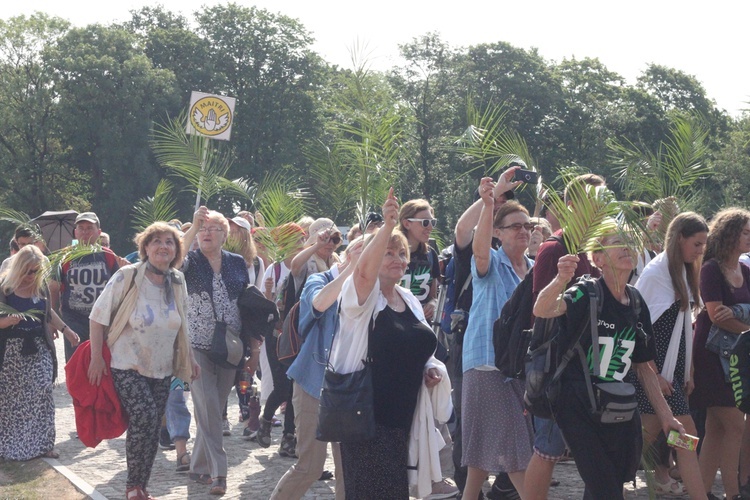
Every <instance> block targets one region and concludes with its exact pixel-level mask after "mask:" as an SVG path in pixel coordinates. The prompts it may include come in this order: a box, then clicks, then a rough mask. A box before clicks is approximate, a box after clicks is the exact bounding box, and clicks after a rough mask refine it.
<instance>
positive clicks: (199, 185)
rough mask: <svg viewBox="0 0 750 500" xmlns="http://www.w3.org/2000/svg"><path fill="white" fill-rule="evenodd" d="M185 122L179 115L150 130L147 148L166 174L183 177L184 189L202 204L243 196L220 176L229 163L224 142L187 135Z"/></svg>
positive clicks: (241, 190) (244, 193) (241, 191)
mask: <svg viewBox="0 0 750 500" xmlns="http://www.w3.org/2000/svg"><path fill="white" fill-rule="evenodd" d="M185 122H186V120H185V115H184V114H183V115H180V117H178V118H176V119H174V120H169V121H168V122H167V123H166V124H165V125H157V127H156V128H155V129H154V132H153V140H152V141H151V147H152V149H153V151H154V155H155V156H156V158H157V160H158V161H159V163H160V164H161V165H162V166H163V167H164V168H166V169H167V170H168V171H169V175H172V176H175V177H178V178H181V179H183V180H184V181H185V182H186V183H187V186H186V188H185V189H187V190H188V191H190V192H191V193H195V194H198V193H200V199H201V200H202V201H203V203H202V204H203V205H208V203H209V200H211V198H214V197H218V196H219V195H225V196H229V197H235V198H243V197H247V192H246V191H245V190H244V189H242V188H241V187H240V186H239V185H238V184H237V183H235V182H232V181H230V180H229V179H226V178H225V177H224V175H226V173H227V172H228V171H229V169H230V167H231V166H232V160H231V156H230V154H229V152H228V151H227V150H226V148H225V147H224V143H223V142H219V141H215V140H212V139H209V138H207V137H205V136H202V135H200V134H188V133H187V132H186V131H185V125H184V124H185Z"/></svg>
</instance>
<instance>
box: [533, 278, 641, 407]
mask: <svg viewBox="0 0 750 500" xmlns="http://www.w3.org/2000/svg"><path fill="white" fill-rule="evenodd" d="M576 284H578V285H583V286H584V288H585V290H586V293H587V294H588V296H589V318H588V319H589V321H582V322H581V325H580V327H579V329H578V331H577V332H576V334H575V335H573V336H571V337H570V338H569V339H568V344H567V345H560V342H561V341H560V338H559V337H558V333H559V331H560V329H561V328H562V327H561V325H560V321H559V317H558V318H548V319H544V318H537V320H536V321H535V322H534V333H533V334H532V337H531V341H530V344H529V353H528V355H527V357H526V391H525V393H524V396H523V399H524V406H525V407H526V409H527V410H528V411H529V412H531V413H532V414H533V415H534V416H536V417H539V418H554V415H553V408H554V407H555V405H556V403H557V400H558V397H559V394H560V377H561V376H562V374H563V372H564V371H565V368H566V367H567V366H568V364H569V363H570V360H571V359H573V357H575V356H576V354H577V353H578V354H579V357H580V358H581V364H582V369H583V370H584V374H588V369H589V368H588V366H587V365H586V361H585V357H584V356H583V355H582V352H583V351H582V349H581V348H580V345H581V344H580V341H581V338H582V337H583V335H584V333H586V332H587V331H588V332H593V331H598V330H597V329H598V324H599V314H601V312H602V306H603V303H604V291H603V289H602V286H603V285H602V282H601V280H600V279H597V278H592V277H591V276H589V275H585V276H581V277H580V278H578V281H576ZM625 288H626V292H627V293H628V296H629V297H630V301H631V302H630V303H631V304H632V306H633V307H632V308H633V312H634V315H635V317H636V318H638V317H639V316H640V314H641V304H642V299H641V295H640V293H638V291H637V290H636V289H635V288H633V287H632V286H630V285H627V286H626V287H625ZM593 354H594V360H593V362H594V365H595V366H598V364H599V359H598V355H599V351H598V350H597V349H594V350H593ZM589 385H590V384H589ZM593 410H595V408H592V411H593Z"/></svg>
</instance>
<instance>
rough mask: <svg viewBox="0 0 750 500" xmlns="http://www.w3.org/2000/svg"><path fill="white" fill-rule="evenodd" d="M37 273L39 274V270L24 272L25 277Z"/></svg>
mask: <svg viewBox="0 0 750 500" xmlns="http://www.w3.org/2000/svg"><path fill="white" fill-rule="evenodd" d="M38 272H39V268H36V269H29V270H28V271H26V276H34V275H35V274H36V273H38Z"/></svg>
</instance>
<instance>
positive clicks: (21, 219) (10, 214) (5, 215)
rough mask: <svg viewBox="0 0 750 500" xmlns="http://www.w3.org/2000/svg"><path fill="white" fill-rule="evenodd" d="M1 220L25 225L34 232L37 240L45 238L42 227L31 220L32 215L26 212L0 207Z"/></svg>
mask: <svg viewBox="0 0 750 500" xmlns="http://www.w3.org/2000/svg"><path fill="white" fill-rule="evenodd" d="M0 221H5V222H10V223H11V224H13V226H15V227H19V226H22V227H25V228H27V229H29V230H30V231H31V232H32V233H33V235H34V239H35V240H44V236H42V231H41V229H39V226H38V225H37V224H34V223H33V222H31V217H29V215H28V214H27V213H26V212H21V211H19V210H13V209H12V208H6V207H0Z"/></svg>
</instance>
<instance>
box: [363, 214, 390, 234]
mask: <svg viewBox="0 0 750 500" xmlns="http://www.w3.org/2000/svg"><path fill="white" fill-rule="evenodd" d="M382 222H385V221H384V220H383V216H382V215H380V214H379V213H377V212H368V214H367V217H365V227H361V226H360V229H361V230H362V231H364V230H365V228H366V227H367V226H369V225H370V224H380V223H382Z"/></svg>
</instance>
